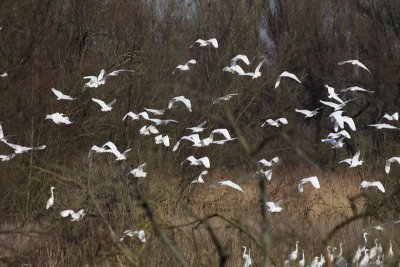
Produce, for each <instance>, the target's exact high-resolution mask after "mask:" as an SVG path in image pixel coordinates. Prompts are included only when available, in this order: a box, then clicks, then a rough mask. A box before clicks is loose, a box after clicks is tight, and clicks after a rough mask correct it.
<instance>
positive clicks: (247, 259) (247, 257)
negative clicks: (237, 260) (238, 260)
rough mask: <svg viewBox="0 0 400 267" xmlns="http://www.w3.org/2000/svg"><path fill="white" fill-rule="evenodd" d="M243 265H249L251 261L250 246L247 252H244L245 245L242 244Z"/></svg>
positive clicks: (244, 266) (247, 266)
mask: <svg viewBox="0 0 400 267" xmlns="http://www.w3.org/2000/svg"><path fill="white" fill-rule="evenodd" d="M242 258H243V261H244V263H243V267H250V266H251V265H252V264H253V263H252V261H251V257H250V248H249V253H248V254H246V246H243V255H242Z"/></svg>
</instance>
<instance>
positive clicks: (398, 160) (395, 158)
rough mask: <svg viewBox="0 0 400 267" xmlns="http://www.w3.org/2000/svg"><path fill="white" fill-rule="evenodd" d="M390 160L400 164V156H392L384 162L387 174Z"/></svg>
mask: <svg viewBox="0 0 400 267" xmlns="http://www.w3.org/2000/svg"><path fill="white" fill-rule="evenodd" d="M392 162H397V163H399V164H400V157H392V158H390V159H388V160H386V163H385V172H386V173H387V174H389V172H390V166H391V164H392Z"/></svg>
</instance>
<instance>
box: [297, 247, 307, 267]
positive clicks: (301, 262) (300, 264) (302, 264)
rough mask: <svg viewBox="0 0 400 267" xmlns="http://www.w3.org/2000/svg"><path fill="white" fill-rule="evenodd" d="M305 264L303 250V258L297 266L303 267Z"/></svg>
mask: <svg viewBox="0 0 400 267" xmlns="http://www.w3.org/2000/svg"><path fill="white" fill-rule="evenodd" d="M305 264H306V259H305V257H304V250H303V257H302V258H301V260H300V261H299V266H300V267H304V265H305Z"/></svg>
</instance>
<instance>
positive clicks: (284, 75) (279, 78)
mask: <svg viewBox="0 0 400 267" xmlns="http://www.w3.org/2000/svg"><path fill="white" fill-rule="evenodd" d="M284 77H285V78H291V79H293V80H295V81H296V82H298V83H301V81H300V80H299V78H297V76H296V75H294V74H293V73H290V72H288V71H284V72H282V73H281V75H279V77H278V79H277V80H276V82H275V89H276V88H278V86H279V84H280V83H281V79H282V78H284Z"/></svg>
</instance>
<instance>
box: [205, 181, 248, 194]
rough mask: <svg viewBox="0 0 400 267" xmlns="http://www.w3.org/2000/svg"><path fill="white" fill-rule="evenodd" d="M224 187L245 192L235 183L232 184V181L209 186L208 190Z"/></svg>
mask: <svg viewBox="0 0 400 267" xmlns="http://www.w3.org/2000/svg"><path fill="white" fill-rule="evenodd" d="M222 185H225V186H228V187H231V188H233V189H236V190H239V191H240V192H244V191H243V189H242V188H241V187H240V186H239V185H238V184H235V183H234V182H232V181H230V180H227V181H219V182H216V183H214V184H211V185H209V186H208V188H217V187H219V186H222Z"/></svg>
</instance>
